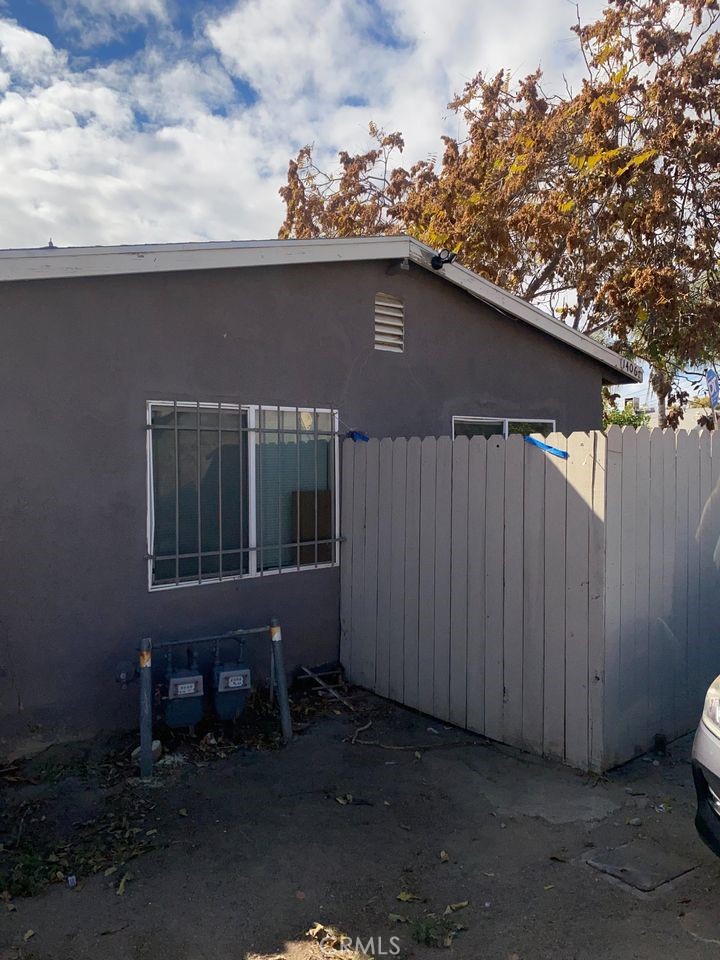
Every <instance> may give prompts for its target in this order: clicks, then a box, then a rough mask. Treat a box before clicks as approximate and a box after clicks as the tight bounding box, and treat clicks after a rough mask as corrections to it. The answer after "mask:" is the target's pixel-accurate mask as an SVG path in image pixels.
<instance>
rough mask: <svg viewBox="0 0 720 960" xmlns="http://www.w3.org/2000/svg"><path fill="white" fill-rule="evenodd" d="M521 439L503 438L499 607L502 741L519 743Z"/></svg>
mask: <svg viewBox="0 0 720 960" xmlns="http://www.w3.org/2000/svg"><path fill="white" fill-rule="evenodd" d="M525 446H526V444H525V440H524V438H523V437H522V436H520V435H519V434H517V433H515V434H511V435H510V436H509V437H508V438H507V440H506V441H505V593H504V610H503V742H504V743H510V744H513V745H514V746H520V745H521V744H522V714H523V702H522V700H523V479H524V477H523V474H524V462H525Z"/></svg>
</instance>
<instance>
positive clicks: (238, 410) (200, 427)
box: [147, 400, 339, 589]
mask: <svg viewBox="0 0 720 960" xmlns="http://www.w3.org/2000/svg"><path fill="white" fill-rule="evenodd" d="M147 433H148V444H147V455H148V554H147V559H148V582H149V588H150V589H166V588H168V587H178V586H187V585H190V584H193V583H212V582H218V581H222V580H228V579H238V578H241V577H252V576H265V575H268V574H271V573H284V572H288V571H291V570H301V569H305V568H307V567H325V566H329V565H334V564H335V563H337V556H338V551H337V543H338V539H339V538H338V536H337V531H338V518H337V510H338V470H337V463H338V417H337V412H336V411H335V410H333V409H332V408H331V407H291V406H282V405H275V406H267V405H253V404H247V405H245V404H230V403H222V402H219V403H209V402H203V401H192V402H189V401H168V400H159V401H151V402H149V403H148V405H147Z"/></svg>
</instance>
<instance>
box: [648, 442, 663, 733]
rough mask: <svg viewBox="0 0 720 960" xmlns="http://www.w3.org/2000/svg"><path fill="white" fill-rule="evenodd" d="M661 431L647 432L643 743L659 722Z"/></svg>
mask: <svg viewBox="0 0 720 960" xmlns="http://www.w3.org/2000/svg"><path fill="white" fill-rule="evenodd" d="M663 443H664V441H663V432H662V430H660V429H658V428H656V429H655V430H652V431H651V433H650V489H649V491H648V499H649V511H650V547H649V550H650V564H649V572H648V577H649V591H648V660H649V669H648V678H647V680H648V712H647V724H646V727H645V742H646V743H649V742H651V740H652V738H653V737H654V736H655V734H656V733H660V732H661V731H662V725H663V720H662V717H663V703H662V697H663V689H662V677H663V670H664V669H665V667H664V665H663V664H661V662H660V656H661V651H662V649H663V634H664V629H663V626H662V623H661V619H660V618H661V617H662V613H663V610H662V604H663V596H662V593H663V528H664V524H663V513H664V506H663V504H664V487H665V482H664V469H665V464H664V459H663Z"/></svg>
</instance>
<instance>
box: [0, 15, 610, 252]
mask: <svg viewBox="0 0 720 960" xmlns="http://www.w3.org/2000/svg"><path fill="white" fill-rule="evenodd" d="M602 6H603V4H602V2H600V0H581V13H582V16H583V19H585V20H589V19H592V18H594V17H595V16H596V15H597V14H598V13H599V11H600V9H601V8H602ZM574 19H575V6H574V3H571V2H569V0H502V2H500V0H452V2H444V3H439V2H433V0H205V2H189V0H0V137H1V138H2V146H1V152H0V247H22V246H44V245H45V244H47V242H48V239H49V238H50V237H52V239H53V241H54V243H56V244H57V245H61V246H65V245H70V244H94V243H145V242H161V241H183V240H223V239H248V238H261V237H273V236H275V235H276V234H277V229H278V226H279V225H280V223H281V221H282V219H283V208H282V204H281V201H280V199H279V197H278V188H279V187H280V186H281V185H282V183H283V182H284V180H285V171H286V169H287V162H288V158H289V157H290V156H291V155H294V154H295V153H296V152H297V149H298V148H299V147H301V146H302V145H304V144H305V143H314V144H315V146H316V150H317V153H318V156H319V157H324V158H327V160H328V162H330V163H331V162H332V158H333V156H334V153H335V152H336V151H337V149H339V148H348V149H350V150H353V149H360V148H363V147H364V146H365V145H366V144H367V125H368V122H369V121H370V120H374V121H376V122H377V123H379V124H380V125H382V126H384V127H385V128H386V129H388V130H401V131H402V132H403V133H404V135H405V138H406V141H407V148H406V162H408V163H410V162H412V161H413V160H416V159H419V158H420V157H424V156H427V155H428V154H434V153H436V152H437V150H438V149H439V137H440V135H441V133H443V132H446V131H447V132H450V133H453V134H457V133H458V121H457V118H455V117H454V115H452V114H451V113H449V112H448V111H447V109H446V104H447V102H448V100H449V99H450V98H451V97H452V95H453V93H454V92H456V91H459V90H461V89H462V86H463V84H464V83H465V81H466V80H468V79H469V78H470V77H471V76H473V75H474V74H475V73H476V72H478V71H479V70H484V71H495V70H497V69H499V68H500V67H503V66H505V67H509V68H511V69H512V70H513V72H514V73H515V74H516V75H518V76H522V75H524V74H526V73H529V72H530V71H531V70H533V69H534V68H535V67H536V66H537V65H538V64H541V66H542V67H543V69H544V71H545V73H546V75H547V77H548V83H547V86H549V87H551V88H552V87H553V86H554V85H558V84H560V83H561V82H562V77H563V75H565V76H566V77H568V79H569V80H570V81H571V82H572V83H577V82H578V80H579V77H580V76H581V67H580V64H579V63H578V59H577V48H576V44H575V41H574V36H573V34H571V33H570V30H569V28H570V25H571V24H572V23H573V22H574Z"/></svg>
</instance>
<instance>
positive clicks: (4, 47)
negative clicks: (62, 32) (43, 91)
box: [0, 20, 67, 82]
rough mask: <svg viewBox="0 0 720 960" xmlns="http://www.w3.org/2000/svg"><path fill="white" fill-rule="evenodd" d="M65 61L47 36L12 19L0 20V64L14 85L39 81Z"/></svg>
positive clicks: (63, 55) (63, 56)
mask: <svg viewBox="0 0 720 960" xmlns="http://www.w3.org/2000/svg"><path fill="white" fill-rule="evenodd" d="M66 59H67V58H66V56H65V54H63V53H62V52H60V51H58V50H55V48H54V47H53V45H52V44H51V43H50V41H49V40H48V38H47V37H43V36H42V35H41V34H39V33H33V32H32V31H31V30H26V29H25V28H24V27H22V26H20V25H18V24H17V23H15V22H14V21H13V20H0V64H2V67H3V68H4V69H5V70H7V72H8V73H9V74H10V75H11V77H15V79H16V81H17V82H24V81H31V80H40V81H42V80H43V79H44V78H46V77H50V76H52V75H53V74H54V73H55V72H56V71H57V70H59V69H61V68H62V67H63V66H64V64H65V62H66Z"/></svg>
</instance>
